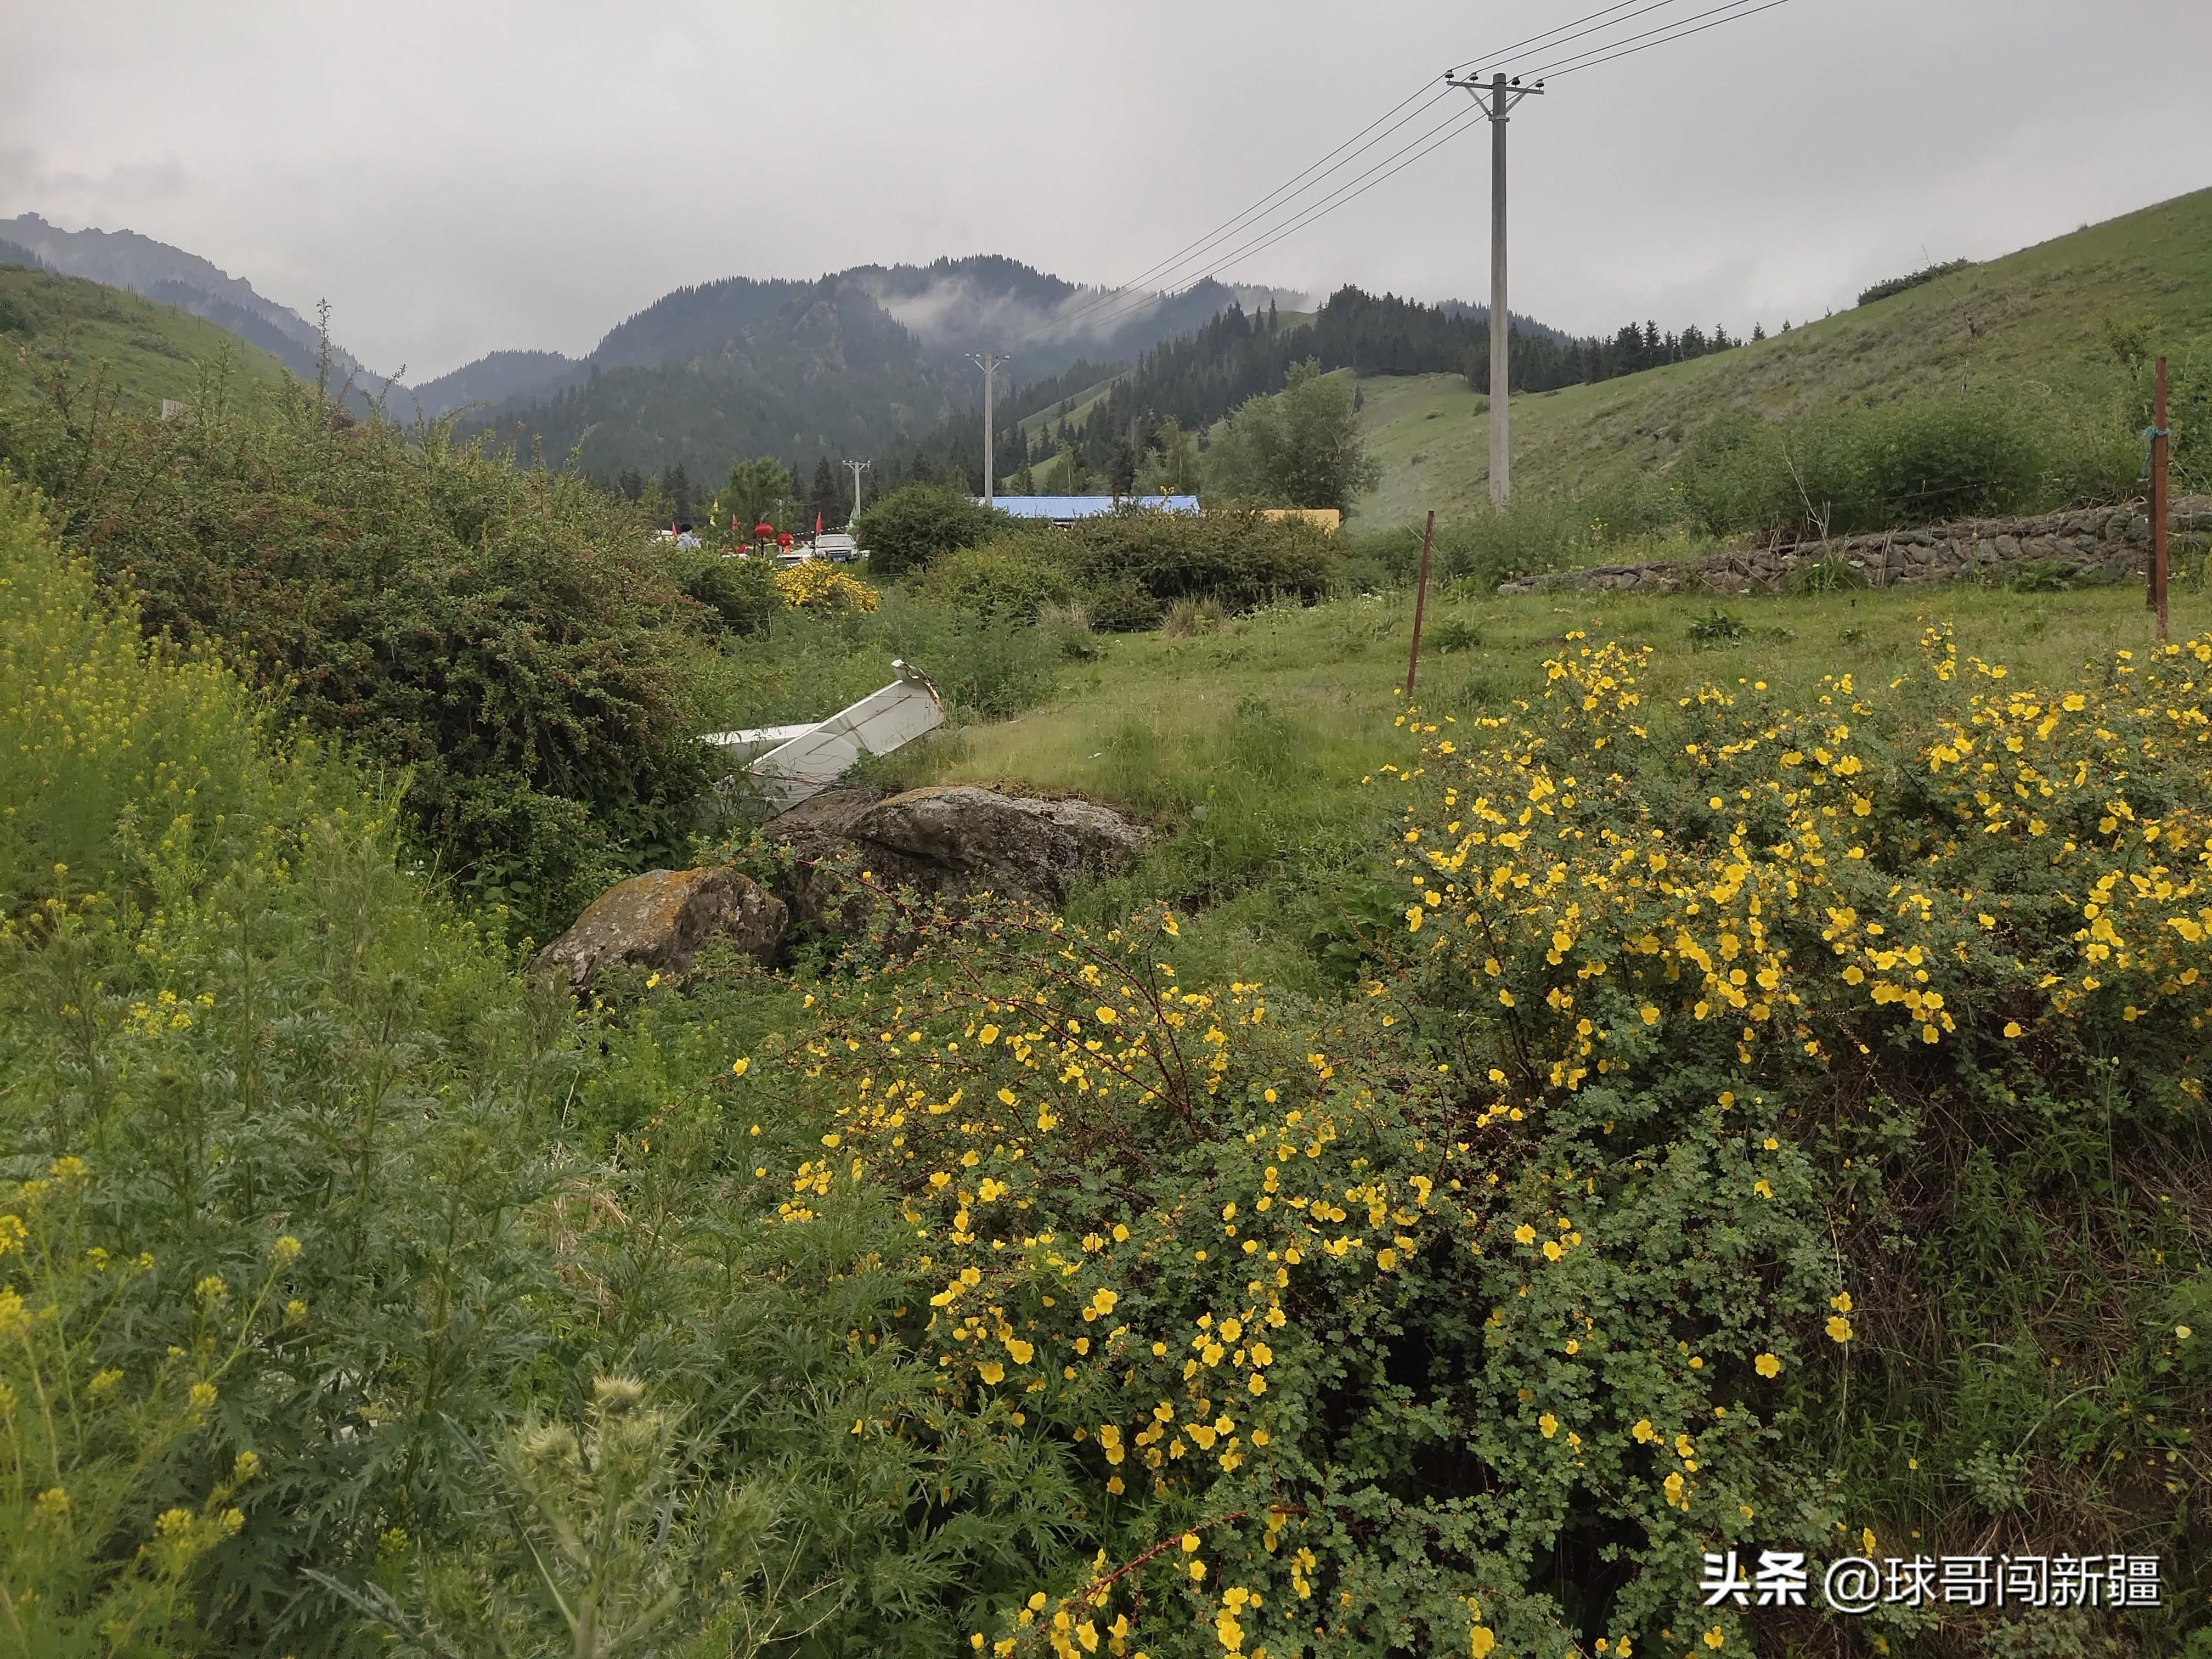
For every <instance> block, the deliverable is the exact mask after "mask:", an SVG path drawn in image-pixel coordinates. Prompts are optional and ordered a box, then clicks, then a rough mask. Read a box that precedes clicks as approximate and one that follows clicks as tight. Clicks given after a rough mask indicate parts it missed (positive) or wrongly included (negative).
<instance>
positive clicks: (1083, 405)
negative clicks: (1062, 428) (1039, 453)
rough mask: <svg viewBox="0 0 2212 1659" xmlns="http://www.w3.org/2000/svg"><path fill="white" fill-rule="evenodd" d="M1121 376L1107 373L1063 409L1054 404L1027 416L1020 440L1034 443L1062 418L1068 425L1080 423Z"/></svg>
mask: <svg viewBox="0 0 2212 1659" xmlns="http://www.w3.org/2000/svg"><path fill="white" fill-rule="evenodd" d="M1120 379H1121V376H1120V375H1119V374H1109V375H1108V376H1107V377H1106V378H1105V379H1104V380H1101V381H1099V382H1098V383H1097V385H1096V386H1091V387H1088V388H1086V389H1085V390H1084V391H1082V392H1078V393H1077V394H1076V395H1075V396H1074V398H1072V399H1071V400H1070V401H1069V402H1068V404H1067V406H1066V408H1065V409H1062V408H1061V407H1060V404H1053V405H1052V406H1051V407H1050V408H1048V409H1045V410H1041V411H1039V412H1038V413H1036V414H1035V415H1031V416H1027V417H1026V418H1024V420H1023V422H1022V441H1023V442H1024V443H1035V442H1036V440H1037V435H1038V434H1039V433H1041V432H1049V431H1050V430H1051V429H1052V428H1054V427H1056V426H1058V425H1059V424H1060V422H1061V421H1063V420H1065V421H1066V422H1067V423H1068V424H1069V425H1070V426H1080V425H1082V424H1083V422H1084V418H1085V416H1088V415H1089V414H1090V413H1091V410H1092V409H1094V408H1096V407H1097V404H1098V402H1099V400H1100V399H1101V398H1103V397H1105V395H1106V394H1107V393H1108V392H1110V391H1112V390H1113V389H1114V383H1115V381H1116V380H1120Z"/></svg>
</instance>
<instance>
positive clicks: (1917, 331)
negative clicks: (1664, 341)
mask: <svg viewBox="0 0 2212 1659" xmlns="http://www.w3.org/2000/svg"><path fill="white" fill-rule="evenodd" d="M2208 293H2212V191H2198V192H2197V193H2196V194H2194V195H2191V196H2185V197H2179V199H2177V200H2175V201H2172V202H2166V203H2162V204H2160V205H2158V206H2156V207H2151V208H2146V209H2144V210H2142V211H2141V212H2139V213H2133V214H2129V215H2127V216H2124V217H2122V218H2118V219H2114V220H2111V221H2109V222H2106V223H2104V224H2100V225H2095V226H2091V227H2088V228H2084V229H2082V230H2080V231H2077V232H2075V233H2074V234H2071V235H2067V236H2061V237H2057V238H2055V239H2053V240H2051V241H2048V242H2045V243H2042V244H2040V245H2039V246H2035V247H2031V248H2027V249H2023V250H2022V251H2021V252H2017V253H2013V254H2008V255H2007V256H2005V257H2004V258H1999V259H1992V260H1990V261H1988V262H1986V263H1984V264H1977V265H1972V266H1970V267H1968V268H1967V269H1966V270H1960V271H1957V272H1954V273H1953V274H1952V275H1950V276H1945V277H1943V278H1942V279H1940V280H1938V281H1936V282H1933V283H1927V284H1925V285H1923V286H1922V287H1919V288H1915V289H1909V290H1907V291H1906V292H1905V293H1903V294H1900V295H1894V296H1893V297H1891V298H1889V299H1887V300H1881V301H1876V302H1875V303H1874V304H1873V305H1869V306H1863V307H1857V308H1855V309H1852V310H1849V311H1843V312H1838V313H1836V314H1835V315H1834V316H1832V317H1828V318H1823V319H1814V320H1805V321H1801V322H1800V323H1799V325H1798V326H1796V327H1795V328H1793V329H1792V330H1791V331H1790V332H1789V333H1788V334H1786V335H1785V334H1775V335H1772V336H1771V337H1768V338H1767V339H1765V340H1762V341H1759V342H1758V343H1755V344H1749V345H1745V346H1741V347H1739V348H1737V349H1734V350H1731V351H1724V352H1720V353H1717V354H1716V355H1714V356H1708V357H1701V358H1698V359H1696V360H1695V361H1693V362H1686V363H1676V364H1673V365H1670V366H1668V367H1667V368H1657V369H1652V370H1650V371H1647V372H1646V373H1644V374H1636V375H1631V376H1628V377H1626V378H1624V379H1621V380H1608V381H1602V382H1601V383H1599V384H1597V385H1595V386H1568V387H1565V388H1563V389H1561V390H1559V391H1557V392H1541V393H1536V394H1534V395H1525V396H1522V395H1516V397H1515V398H1514V400H1513V438H1514V460H1513V481H1514V486H1515V489H1516V492H1517V493H1522V494H1526V495H1539V496H1541V495H1586V494H1590V493H1593V492H1595V491H1598V490H1601V489H1604V488H1606V487H1607V486H1611V485H1615V484H1619V483H1622V482H1624V481H1626V480H1632V479H1634V478H1638V477H1650V476H1654V475H1657V474H1660V473H1663V472H1664V471H1666V470H1668V468H1670V467H1671V466H1672V465H1674V462H1675V460H1676V459H1678V458H1679V457H1680V454H1681V453H1682V448H1683V445H1684V442H1685V441H1686V440H1687V439H1689V438H1690V437H1691V436H1692V435H1693V434H1694V433H1695V432H1696V431H1697V430H1698V429H1699V428H1700V427H1702V426H1704V425H1705V423H1707V422H1711V420H1712V419H1714V418H1715V417H1716V416H1719V415H1721V414H1723V413H1725V412H1727V411H1729V410H1747V411H1748V412H1750V413H1753V414H1755V415H1758V416H1765V417H1770V418H1781V417H1788V416H1796V415H1802V414H1806V413H1808V412H1812V411H1814V410H1822V409H1827V408H1832V407H1838V406H1845V405H1854V404H1856V405H1868V404H1882V403H1887V402H1891V401H1893V400H1896V399H1899V398H1911V397H1930V398H1932V397H1939V396H1945V395H1948V394H1951V393H1954V392H1959V391H1960V390H1961V389H1964V388H1970V387H1971V388H1979V389H1984V390H1986V389H1993V388H2002V389H2004V390H2007V391H2008V392H2010V393H2012V394H2013V395H2015V396H2016V397H2017V398H2021V399H2023V400H2026V401H2027V402H2030V403H2032V404H2038V405H2040V406H2043V407H2045V408H2047V409H2048V410H2049V411H2050V413H2051V417H2052V418H2054V419H2056V420H2058V421H2062V422H2075V421H2082V422H2093V421H2097V420H2100V419H2102V418H2104V417H2106V416H2112V415H2117V414H2118V410H2119V406H2120V405H2121V404H2123V403H2124V401H2126V399H2127V397H2128V393H2129V390H2130V380H2129V377H2128V376H2127V374H2126V373H2125V371H2124V369H2123V368H2122V366H2121V365H2120V363H2119V362H2118V361H2117V360H2116V358H2115V356H2114V355H2113V352H2112V347H2111V345H2110V344H2109V343H2108V342H2107V339H2106V324H2107V323H2108V322H2109V323H2114V324H2130V323H2135V324H2140V325H2142V326H2143V329H2144V331H2145V332H2146V335H2147V337H2148V338H2150V339H2152V340H2154V341H2155V342H2157V343H2158V349H2164V350H2170V351H2175V352H2179V350H2180V349H2183V347H2184V346H2185V345H2191V346H2193V345H2201V344H2202V343H2203V342H2204V341H2205V340H2206V338H2207V337H2208V335H2212V310H2208V308H2207V307H2206V303H2205V296H2206V295H2207V294H2208ZM1362 391H1363V392H1364V402H1365V408H1364V410H1363V422H1362V426H1363V431H1364V435H1365V438H1366V441H1367V442H1368V444H1369V445H1370V448H1371V449H1372V451H1373V453H1375V455H1376V457H1377V459H1380V460H1382V461H1383V465H1384V469H1385V471H1384V477H1383V483H1382V485H1381V487H1380V488H1379V489H1376V491H1374V492H1373V493H1372V494H1371V495H1368V496H1366V497H1364V498H1363V499H1362V500H1361V501H1359V502H1358V513H1359V516H1360V519H1361V520H1362V521H1363V522H1364V523H1365V524H1368V525H1388V524H1395V523H1398V522H1401V521H1403V520H1408V519H1415V518H1418V517H1419V515H1420V514H1421V513H1424V512H1425V511H1427V510H1428V509H1429V508H1431V507H1434V508H1435V509H1437V512H1438V513H1440V514H1443V515H1445V516H1447V517H1449V516H1452V515H1455V514H1460V513H1467V512H1469V511H1471V510H1474V509H1478V508H1480V507H1484V506H1485V505H1486V503H1487V500H1488V495H1489V489H1490V469H1489V452H1490V421H1489V416H1488V413H1487V399H1486V398H1482V397H1480V396H1479V395H1478V394H1477V393H1475V392H1474V391H1472V390H1471V389H1470V388H1469V387H1468V384H1467V381H1466V380H1465V379H1464V378H1463V377H1462V376H1459V375H1453V374H1427V375H1416V376H1407V377H1403V378H1396V379H1387V378H1377V379H1370V380H1364V381H1363V382H1362Z"/></svg>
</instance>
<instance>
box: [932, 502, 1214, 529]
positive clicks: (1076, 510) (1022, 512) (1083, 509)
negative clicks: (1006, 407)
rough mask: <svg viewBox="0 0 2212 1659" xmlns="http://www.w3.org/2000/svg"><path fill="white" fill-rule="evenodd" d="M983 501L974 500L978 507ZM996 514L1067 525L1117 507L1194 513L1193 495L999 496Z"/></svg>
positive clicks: (1101, 516)
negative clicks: (997, 512) (1007, 514)
mask: <svg viewBox="0 0 2212 1659" xmlns="http://www.w3.org/2000/svg"><path fill="white" fill-rule="evenodd" d="M982 504H983V498H982V497H981V495H978V496H977V497H975V505H976V506H978V507H981V505H982ZM994 506H996V507H998V509H999V511H1000V512H1001V513H1009V514H1011V515H1012V516H1013V517H1014V518H1017V519H1040V520H1049V521H1050V522H1051V523H1054V524H1057V525H1071V524H1073V523H1074V522H1075V521H1076V520H1078V519H1097V518H1103V517H1104V516H1105V515H1106V514H1107V513H1111V512H1112V511H1114V509H1115V507H1150V508H1151V509H1152V511H1154V512H1156V513H1195V512H1197V511H1198V497H1197V496H1195V495H1001V496H1000V497H999V498H998V500H997V501H996V502H994Z"/></svg>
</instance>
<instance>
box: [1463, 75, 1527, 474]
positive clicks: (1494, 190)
mask: <svg viewBox="0 0 2212 1659" xmlns="http://www.w3.org/2000/svg"><path fill="white" fill-rule="evenodd" d="M1444 80H1445V82H1446V83H1447V84H1448V85H1450V86H1455V87H1459V88H1463V89H1464V90H1465V91H1466V92H1467V94H1468V96H1469V97H1471V98H1473V99H1474V101H1475V102H1476V103H1477V104H1478V105H1479V106H1481V109H1482V112H1483V113H1484V114H1485V115H1486V116H1487V117H1489V118H1490V504H1491V505H1492V507H1497V508H1498V509H1499V510H1500V511H1503V510H1504V506H1505V503H1506V502H1507V501H1510V500H1512V498H1513V446H1512V426H1511V414H1510V410H1509V408H1508V406H1507V398H1509V397H1510V394H1511V391H1512V387H1511V385H1510V378H1511V377H1510V363H1509V362H1508V361H1507V359H1508V356H1510V351H1511V347H1512V341H1513V324H1512V317H1513V313H1511V312H1510V310H1508V309H1507V308H1506V303H1505V129H1506V126H1507V125H1508V124H1509V123H1510V121H1511V120H1512V118H1513V108H1514V106H1515V105H1516V104H1518V103H1519V102H1520V101H1521V100H1522V99H1523V98H1528V97H1532V96H1534V95H1535V94H1539V93H1541V92H1542V91H1543V90H1544V83H1543V82H1541V81H1539V82H1536V84H1535V85H1534V86H1533V87H1524V86H1522V84H1521V82H1520V80H1519V79H1518V77H1516V78H1515V79H1513V80H1511V81H1508V80H1507V79H1506V78H1505V77H1504V76H1503V75H1493V76H1491V77H1490V79H1489V80H1487V81H1483V80H1480V79H1475V78H1472V77H1470V78H1469V79H1468V80H1464V81H1462V80H1459V79H1457V78H1455V76H1449V75H1447V76H1444Z"/></svg>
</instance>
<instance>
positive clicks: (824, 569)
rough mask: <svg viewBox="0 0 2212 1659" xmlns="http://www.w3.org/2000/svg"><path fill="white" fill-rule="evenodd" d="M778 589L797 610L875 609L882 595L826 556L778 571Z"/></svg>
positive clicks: (776, 578)
mask: <svg viewBox="0 0 2212 1659" xmlns="http://www.w3.org/2000/svg"><path fill="white" fill-rule="evenodd" d="M775 587H776V592H779V593H781V594H782V595H783V602H784V603H785V604H786V605H789V606H791V607H792V609H793V610H794V611H873V610H874V609H875V608H876V606H877V605H878V603H880V602H881V599H882V596H881V595H880V594H878V592H876V590H875V589H874V588H872V587H871V586H868V585H867V583H866V582H864V581H862V580H860V578H859V577H858V576H855V575H854V574H852V573H851V572H850V571H846V570H840V569H839V568H837V567H836V565H834V564H832V563H830V562H829V561H828V560H826V559H808V560H805V562H802V563H799V564H794V565H788V566H787V567H785V568H782V569H781V570H778V571H777V572H776V573H775Z"/></svg>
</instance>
